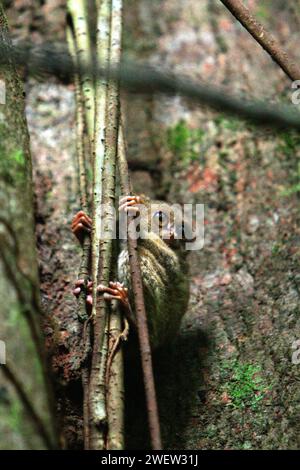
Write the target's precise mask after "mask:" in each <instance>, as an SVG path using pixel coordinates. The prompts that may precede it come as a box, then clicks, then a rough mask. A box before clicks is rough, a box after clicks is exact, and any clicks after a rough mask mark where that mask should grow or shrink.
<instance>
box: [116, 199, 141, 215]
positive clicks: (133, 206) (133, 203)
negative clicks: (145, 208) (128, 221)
mask: <svg viewBox="0 0 300 470" xmlns="http://www.w3.org/2000/svg"><path fill="white" fill-rule="evenodd" d="M139 204H143V199H142V198H141V196H124V197H122V198H121V199H120V205H119V211H120V212H121V211H124V212H127V213H128V214H131V215H137V214H138V213H139V208H138V207H137V206H138V205H139Z"/></svg>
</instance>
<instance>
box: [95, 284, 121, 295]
mask: <svg viewBox="0 0 300 470" xmlns="http://www.w3.org/2000/svg"><path fill="white" fill-rule="evenodd" d="M97 292H101V293H103V292H107V293H109V294H112V295H116V294H118V290H117V289H112V288H111V287H107V286H103V285H102V284H99V286H98V287H97Z"/></svg>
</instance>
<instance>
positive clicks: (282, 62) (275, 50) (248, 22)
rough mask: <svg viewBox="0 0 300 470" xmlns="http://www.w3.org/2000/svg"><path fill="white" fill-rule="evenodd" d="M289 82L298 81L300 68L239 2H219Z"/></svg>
mask: <svg viewBox="0 0 300 470" xmlns="http://www.w3.org/2000/svg"><path fill="white" fill-rule="evenodd" d="M221 2H222V3H223V4H224V5H225V6H226V7H227V8H228V10H229V11H230V12H231V13H232V14H233V16H234V17H235V18H236V19H237V20H238V21H239V22H240V23H241V24H242V25H243V26H244V27H245V28H246V30H247V31H248V32H249V33H250V34H251V36H253V38H254V39H255V40H256V41H257V42H258V43H259V44H260V45H261V46H262V47H263V49H264V50H265V51H266V52H267V53H268V54H269V55H270V56H271V58H272V59H273V60H274V62H276V63H277V64H278V65H279V67H281V68H282V70H283V71H284V72H285V74H286V75H287V76H288V77H289V78H290V79H291V80H293V81H294V80H300V67H299V65H298V64H297V63H296V62H294V61H292V60H291V58H290V57H289V56H288V54H287V53H286V52H285V51H284V50H283V49H282V47H281V45H280V44H279V42H278V41H277V40H276V39H275V38H274V36H272V34H271V33H270V32H269V31H267V30H266V29H265V28H264V26H263V25H262V24H261V23H259V22H258V21H257V20H256V19H255V18H254V16H253V15H252V14H251V12H250V11H249V9H248V8H247V7H245V5H243V4H242V2H241V1H240V0H221Z"/></svg>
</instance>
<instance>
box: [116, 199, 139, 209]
mask: <svg viewBox="0 0 300 470" xmlns="http://www.w3.org/2000/svg"><path fill="white" fill-rule="evenodd" d="M135 205H136V201H129V202H125V203H124V204H121V205H120V206H119V211H124V210H125V209H126V208H128V207H131V206H135Z"/></svg>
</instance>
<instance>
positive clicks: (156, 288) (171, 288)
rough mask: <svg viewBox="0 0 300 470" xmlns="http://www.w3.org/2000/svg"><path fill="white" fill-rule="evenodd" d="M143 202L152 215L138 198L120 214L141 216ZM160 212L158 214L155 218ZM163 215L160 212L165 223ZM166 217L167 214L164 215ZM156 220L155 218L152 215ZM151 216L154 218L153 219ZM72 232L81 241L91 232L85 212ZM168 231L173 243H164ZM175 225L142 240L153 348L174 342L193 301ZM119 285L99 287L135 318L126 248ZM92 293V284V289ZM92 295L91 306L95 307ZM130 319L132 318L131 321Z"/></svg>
mask: <svg viewBox="0 0 300 470" xmlns="http://www.w3.org/2000/svg"><path fill="white" fill-rule="evenodd" d="M141 202H143V204H144V208H145V209H146V211H148V210H149V211H150V201H148V200H146V199H143V201H141V198H139V197H138V196H127V197H125V198H123V199H122V200H121V204H120V208H119V210H120V211H125V212H127V213H130V212H132V213H135V214H136V213H138V212H139V209H138V207H140V206H138V204H139V203H141ZM157 214H158V212H156V213H155V214H154V217H156V215H157ZM161 214H163V212H159V215H158V217H159V219H160V221H161V218H162V215H161ZM163 215H164V214H163ZM140 216H141V231H142V230H143V227H144V229H145V227H146V225H147V228H149V227H148V219H146V220H147V222H146V225H145V223H144V224H143V222H145V218H143V213H141V214H140ZM152 216H153V215H152ZM152 216H151V217H152ZM149 220H150V219H149ZM72 230H73V232H74V234H75V235H76V236H77V238H78V239H79V240H80V239H82V233H83V231H84V230H85V231H88V232H89V231H90V230H91V220H90V219H89V217H88V216H87V215H86V214H84V213H83V212H79V213H78V214H77V215H76V216H75V217H74V220H73V224H72ZM164 230H165V231H166V230H168V233H169V235H170V236H169V239H168V240H165V239H163V238H162V237H163V231H164ZM174 231H175V225H174V224H172V222H170V221H169V222H168V223H167V224H166V227H163V228H162V230H161V231H160V232H159V234H158V233H157V232H156V231H155V232H156V233H155V232H154V231H148V233H147V238H143V237H142V238H138V254H139V260H140V267H141V274H142V281H143V291H144V298H145V306H146V312H147V318H148V326H149V333H150V341H151V345H152V347H153V348H157V347H159V346H161V345H162V344H163V343H165V342H166V341H168V340H170V339H171V338H173V337H174V336H175V334H176V332H177V330H178V328H179V325H180V321H181V318H182V316H183V314H184V313H185V311H186V307H187V303H188V297H189V280H188V273H187V264H186V261H185V254H184V249H183V242H182V240H174ZM117 273H118V282H111V283H110V286H98V289H97V290H98V292H100V293H103V296H104V298H106V299H108V300H110V299H119V300H120V301H121V305H122V308H123V309H124V310H125V314H126V310H127V311H128V312H130V313H131V314H132V315H131V318H132V317H133V318H134V312H133V309H132V307H133V306H134V297H133V292H132V286H131V275H130V265H129V255H128V250H127V246H126V244H124V246H123V247H121V251H120V254H119V256H118V271H117ZM82 283H83V281H77V283H76V288H75V290H74V293H75V294H78V293H79V292H80V289H81V285H82ZM88 289H89V292H91V283H89V285H88ZM91 301H92V300H91V295H90V293H88V298H87V302H88V303H91ZM129 319H130V317H129Z"/></svg>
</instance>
